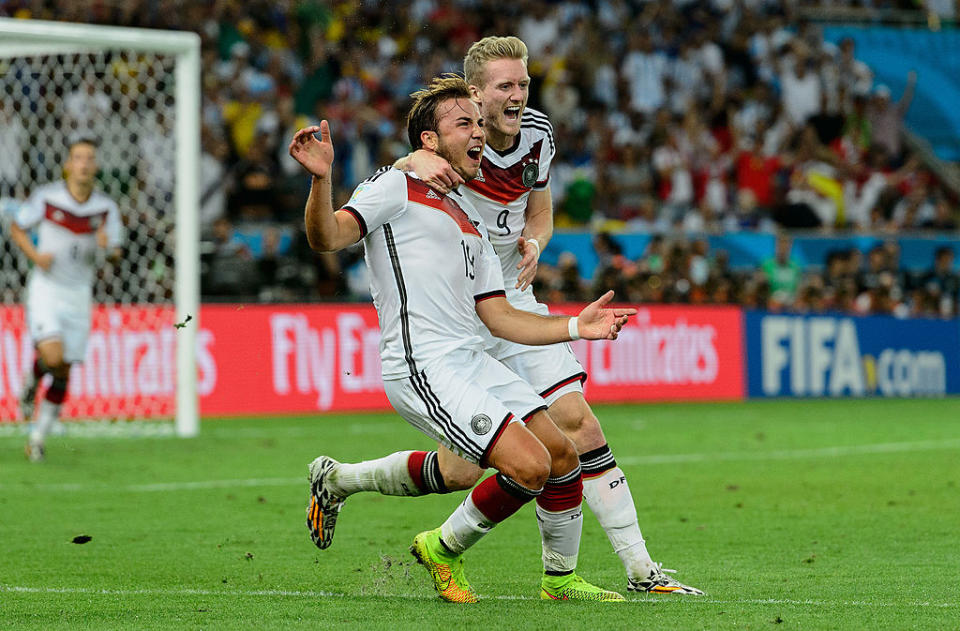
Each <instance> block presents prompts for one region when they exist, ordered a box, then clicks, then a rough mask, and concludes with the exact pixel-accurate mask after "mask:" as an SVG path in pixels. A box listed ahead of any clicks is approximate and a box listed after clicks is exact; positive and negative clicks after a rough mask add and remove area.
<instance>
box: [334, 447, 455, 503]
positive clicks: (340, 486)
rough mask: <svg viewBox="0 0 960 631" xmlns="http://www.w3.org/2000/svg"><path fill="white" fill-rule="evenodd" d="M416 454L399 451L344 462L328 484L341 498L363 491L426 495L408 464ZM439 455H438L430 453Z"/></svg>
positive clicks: (384, 493)
mask: <svg viewBox="0 0 960 631" xmlns="http://www.w3.org/2000/svg"><path fill="white" fill-rule="evenodd" d="M413 453H414V452H413V451H398V452H396V453H392V454H390V455H389V456H385V457H383V458H378V459H376V460H364V461H363V462H357V463H351V462H342V463H340V464H339V465H337V466H336V467H334V469H333V470H332V471H331V472H330V474H329V475H328V477H327V485H328V486H329V488H330V490H331V491H333V492H334V493H336V494H337V495H339V496H340V497H347V496H350V495H353V494H354V493H360V492H361V491H375V492H377V493H380V494H381V495H404V496H417V495H423V494H424V492H425V491H423V490H421V489H420V488H418V487H417V485H416V483H415V482H414V480H413V478H412V477H411V475H410V470H409V467H408V462H409V460H410V456H411V454H413ZM431 453H433V454H434V456H436V452H431Z"/></svg>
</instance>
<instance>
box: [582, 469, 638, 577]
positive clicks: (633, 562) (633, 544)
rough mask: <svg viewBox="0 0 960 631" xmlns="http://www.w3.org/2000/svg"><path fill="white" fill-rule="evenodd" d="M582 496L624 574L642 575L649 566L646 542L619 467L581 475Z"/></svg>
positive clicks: (630, 575) (625, 480)
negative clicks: (620, 564) (608, 540)
mask: <svg viewBox="0 0 960 631" xmlns="http://www.w3.org/2000/svg"><path fill="white" fill-rule="evenodd" d="M583 498H584V499H585V500H586V502H587V506H589V507H590V510H591V511H593V514H594V515H596V517H597V521H599V522H600V525H601V526H602V527H603V530H604V531H605V532H606V533H607V537H608V538H609V539H610V544H611V545H612V546H613V550H614V552H616V553H617V555H618V556H619V557H620V560H621V561H622V562H623V566H624V568H626V570H627V576H629V577H630V578H646V576H647V575H648V574H649V573H650V569H651V568H652V567H653V560H652V559H651V558H650V553H649V552H647V546H646V543H645V542H644V540H643V535H642V534H641V533H640V525H639V524H638V523H637V509H636V507H635V506H634V505H633V496H632V495H631V494H630V487H629V486H627V478H626V476H624V474H623V470H622V469H620V467H614V468H612V469H608V470H607V471H606V472H604V473H603V475H599V476H597V477H594V478H586V477H585V478H584V479H583Z"/></svg>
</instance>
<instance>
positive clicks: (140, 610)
mask: <svg viewBox="0 0 960 631" xmlns="http://www.w3.org/2000/svg"><path fill="white" fill-rule="evenodd" d="M597 413H598V416H599V417H600V419H601V421H602V423H603V426H604V429H605V431H606V434H607V438H608V440H609V443H610V444H611V446H612V448H613V451H614V454H615V456H616V457H617V459H618V461H619V462H620V464H621V466H622V467H623V469H624V470H625V471H626V474H627V478H628V480H629V483H630V486H631V489H632V491H633V495H634V498H635V499H636V503H637V509H638V512H639V515H640V525H641V528H642V529H643V532H644V535H645V537H646V539H647V544H648V547H649V549H650V551H651V553H652V555H653V557H654V559H656V560H658V561H661V562H663V564H664V566H665V567H670V568H677V569H679V570H680V573H679V574H678V575H677V577H678V578H679V579H680V580H682V581H684V582H687V583H689V584H691V585H695V586H697V587H700V588H702V589H703V590H704V591H706V592H707V595H706V596H704V597H701V598H696V597H678V596H658V597H630V596H628V600H629V602H627V603H622V604H610V605H597V604H569V603H553V602H541V601H539V600H538V599H537V593H538V592H537V588H538V582H539V575H540V549H539V547H540V544H539V536H538V533H537V527H536V525H535V519H534V515H533V510H532V507H529V506H528V507H525V508H524V509H523V511H521V513H520V514H518V515H516V516H515V517H513V518H511V519H510V520H508V521H507V522H506V523H504V524H502V525H501V526H499V527H498V528H496V529H495V530H494V531H493V532H492V533H491V534H490V535H489V536H487V537H486V538H485V539H484V540H483V541H481V542H480V543H479V544H478V545H477V546H476V547H475V548H474V549H472V550H470V551H469V552H468V553H467V556H466V563H467V565H466V569H467V572H468V576H469V577H470V579H471V582H472V583H473V584H474V586H475V587H476V588H477V590H478V591H479V592H480V594H481V597H482V598H483V600H482V602H481V603H480V604H478V605H474V606H458V605H450V604H445V603H441V602H439V601H438V600H437V599H436V598H435V596H434V594H433V591H432V589H431V588H430V587H429V585H428V582H427V574H426V572H425V571H424V570H423V569H422V568H420V567H418V566H416V565H415V564H414V563H413V561H412V558H411V557H410V555H409V554H408V552H407V547H408V546H409V545H410V542H411V540H412V539H413V536H414V535H415V534H416V533H417V532H419V531H421V530H425V529H427V528H431V527H435V526H436V525H438V524H440V523H441V522H442V521H443V519H444V518H445V517H446V515H447V514H448V513H449V512H450V511H451V510H452V509H453V507H454V506H455V505H456V504H457V503H458V502H459V501H460V500H461V499H462V497H463V494H462V493H457V494H453V495H446V496H432V497H424V498H412V499H411V498H392V497H389V498H388V497H380V496H375V495H372V494H366V495H357V496H354V497H352V498H350V500H349V501H348V502H347V503H346V505H345V508H344V510H343V512H342V513H341V517H340V522H339V524H338V529H337V534H336V539H335V540H334V543H333V546H332V547H331V548H330V549H328V550H326V551H323V552H321V551H319V550H317V549H315V548H314V547H313V545H312V544H311V543H310V540H309V536H308V534H307V530H306V528H305V527H304V518H305V517H304V508H305V505H306V496H307V485H306V481H305V480H306V477H305V476H306V471H307V467H306V465H307V463H308V462H309V461H310V460H311V459H313V458H314V457H315V456H317V455H319V454H321V453H326V454H328V455H331V456H333V457H335V458H338V459H340V460H356V459H364V458H373V457H378V456H381V455H385V454H386V453H388V452H390V451H394V450H396V449H400V448H429V447H430V443H429V442H428V441H427V440H426V439H425V438H423V437H422V436H421V435H420V434H418V433H417V432H416V431H415V430H413V429H411V428H410V427H408V426H407V425H406V424H405V423H404V422H403V421H402V420H400V419H399V418H398V417H396V416H395V415H392V414H367V415H330V416H320V417H305V418H280V419H265V418H258V419H242V420H240V419H228V420H217V421H211V422H207V423H204V425H203V428H202V434H201V436H200V437H199V438H197V439H194V440H180V439H176V438H172V437H170V438H156V437H153V438H105V437H100V438H97V437H84V436H74V435H68V436H66V437H59V438H56V437H55V438H52V439H51V440H50V442H49V443H48V461H47V462H46V463H43V464H40V465H31V464H29V463H27V462H26V461H25V460H24V458H23V454H22V444H23V437H22V436H21V435H20V434H19V433H17V432H14V431H11V430H10V429H9V426H8V430H7V431H6V432H5V433H4V434H2V436H0V545H2V549H0V627H2V628H35V629H58V628H59V629H87V628H91V629H101V628H123V629H153V628H177V629H181V628H203V629H216V628H223V629H239V628H249V629H268V628H270V629H290V628H311V629H330V628H333V629H341V628H347V629H350V628H353V629H383V630H387V629H391V630H392V629H452V630H456V631H459V630H460V629H484V630H488V629H586V628H589V629H592V630H594V631H600V630H605V629H628V628H629V629H638V628H639V629H656V628H670V629H908V628H909V629H947V628H954V629H956V628H960V400H958V399H940V400H892V401H891V400H878V399H869V400H859V401H849V400H848V401H769V402H751V403H744V404H690V405H685V404H683V405H681V404H675V405H647V406H609V407H597ZM585 512H586V515H585V520H584V533H583V544H582V547H581V553H580V568H579V571H580V573H581V574H582V575H583V576H584V577H585V578H587V579H588V580H590V581H593V582H595V583H598V584H601V585H603V586H605V587H608V588H615V589H618V590H620V591H623V589H624V587H625V580H624V575H623V572H622V568H621V566H620V563H619V560H618V558H617V557H616V556H615V555H614V554H613V552H612V551H611V549H610V546H609V544H608V542H607V540H606V537H605V535H604V533H603V531H602V530H601V529H600V527H599V526H598V525H597V522H596V520H595V519H594V518H593V516H592V515H590V514H589V511H586V509H585ZM79 535H87V536H89V537H91V538H92V539H91V540H90V541H89V542H87V543H85V544H78V543H72V540H73V539H74V537H77V536H79Z"/></svg>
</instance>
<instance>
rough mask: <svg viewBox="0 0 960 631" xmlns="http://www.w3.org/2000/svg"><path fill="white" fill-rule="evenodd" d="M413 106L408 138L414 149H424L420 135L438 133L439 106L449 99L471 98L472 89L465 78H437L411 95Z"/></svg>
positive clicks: (447, 75)
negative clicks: (428, 132)
mask: <svg viewBox="0 0 960 631" xmlns="http://www.w3.org/2000/svg"><path fill="white" fill-rule="evenodd" d="M410 96H411V97H412V98H413V106H412V107H411V108H410V113H409V114H407V137H408V138H409V139H410V145H411V146H412V147H413V148H414V149H420V148H422V147H423V141H422V140H420V134H422V133H423V132H425V131H437V126H438V124H439V122H440V120H439V117H438V116H437V106H438V105H440V104H441V103H443V102H444V101H446V100H447V99H459V98H465V99H469V98H470V87H469V86H468V85H467V82H466V81H464V80H463V77H461V76H460V75H456V74H445V75H442V76H440V77H437V78H435V79H434V80H433V81H431V82H430V85H429V86H427V87H426V88H424V89H422V90H417V91H416V92H414V93H413V94H411V95H410Z"/></svg>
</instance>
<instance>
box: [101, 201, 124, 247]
mask: <svg viewBox="0 0 960 631" xmlns="http://www.w3.org/2000/svg"><path fill="white" fill-rule="evenodd" d="M105 229H106V231H107V247H109V248H118V247H120V245H121V243H122V242H123V222H122V221H121V220H120V209H119V208H118V207H117V204H116V202H114V201H113V200H110V205H109V206H108V207H107V221H106V228H105Z"/></svg>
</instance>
